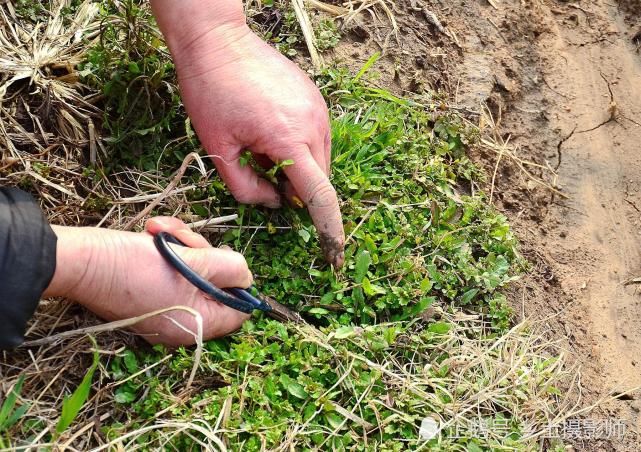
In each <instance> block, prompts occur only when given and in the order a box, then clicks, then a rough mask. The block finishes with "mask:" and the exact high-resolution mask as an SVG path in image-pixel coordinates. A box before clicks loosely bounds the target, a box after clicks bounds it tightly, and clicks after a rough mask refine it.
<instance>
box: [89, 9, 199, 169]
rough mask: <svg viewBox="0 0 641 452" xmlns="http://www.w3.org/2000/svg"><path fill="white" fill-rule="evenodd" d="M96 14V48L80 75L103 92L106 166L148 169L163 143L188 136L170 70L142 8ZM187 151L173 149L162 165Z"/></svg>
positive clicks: (162, 46)
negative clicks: (98, 33)
mask: <svg viewBox="0 0 641 452" xmlns="http://www.w3.org/2000/svg"><path fill="white" fill-rule="evenodd" d="M101 14H102V16H103V26H102V27H101V37H100V44H99V45H97V46H96V47H94V48H92V49H91V50H90V51H89V53H88V55H87V61H86V62H84V63H83V64H82V65H81V67H80V74H81V76H82V77H83V81H84V82H85V83H87V84H88V85H90V86H93V87H95V88H97V89H99V90H100V91H101V92H102V93H103V105H102V107H103V109H104V112H105V113H104V121H103V124H102V127H103V134H104V135H105V141H106V142H107V143H108V144H109V150H110V158H109V161H108V162H107V163H108V164H109V165H133V166H136V167H138V168H140V169H143V170H153V169H155V168H156V167H157V164H158V161H159V160H160V159H161V157H163V150H164V148H165V146H166V145H167V143H169V142H170V141H172V140H174V139H177V138H183V137H185V136H187V135H188V132H189V130H188V125H187V124H186V122H185V114H184V110H183V107H182V104H181V101H180V96H179V92H178V88H177V86H176V85H175V68H174V65H173V63H172V61H171V57H170V55H169V52H168V50H167V48H166V46H165V44H164V42H163V40H162V38H161V36H160V35H159V32H158V30H157V28H156V27H155V25H154V24H155V20H154V18H153V16H152V15H151V12H150V9H149V8H148V7H147V6H146V5H144V4H141V2H139V1H135V0H126V1H124V2H119V3H118V4H115V3H113V2H108V1H106V2H103V3H102V9H101ZM183 141H184V140H183ZM187 144H189V143H187ZM185 147H186V146H185ZM191 148H193V146H190V149H191ZM187 152H188V149H182V148H181V147H180V146H173V147H172V152H171V153H170V154H169V155H167V156H165V160H166V161H167V163H168V164H169V165H175V164H176V163H179V162H180V161H182V159H183V158H184V156H185V155H186V154H187Z"/></svg>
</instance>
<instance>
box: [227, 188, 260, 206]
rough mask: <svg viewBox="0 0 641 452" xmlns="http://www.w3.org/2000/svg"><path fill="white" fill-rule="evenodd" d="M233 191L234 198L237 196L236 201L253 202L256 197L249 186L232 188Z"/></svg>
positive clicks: (242, 202)
mask: <svg viewBox="0 0 641 452" xmlns="http://www.w3.org/2000/svg"><path fill="white" fill-rule="evenodd" d="M231 192H232V194H233V195H234V198H236V201H238V202H239V203H241V204H252V203H253V202H254V201H255V199H256V197H255V196H254V193H252V192H251V191H250V190H249V189H248V188H247V187H242V188H237V189H235V190H231Z"/></svg>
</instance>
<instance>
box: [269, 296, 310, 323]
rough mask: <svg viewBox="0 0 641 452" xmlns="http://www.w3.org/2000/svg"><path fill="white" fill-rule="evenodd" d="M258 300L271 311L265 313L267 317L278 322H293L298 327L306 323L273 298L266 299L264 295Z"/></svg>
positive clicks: (296, 313)
mask: <svg viewBox="0 0 641 452" xmlns="http://www.w3.org/2000/svg"><path fill="white" fill-rule="evenodd" d="M260 299H261V300H263V301H264V302H265V303H267V304H268V305H269V306H270V307H271V308H272V309H271V311H265V314H267V315H268V316H269V317H271V318H272V319H274V320H278V321H280V322H293V323H298V324H300V325H306V324H307V322H306V321H305V319H303V318H302V317H301V315H300V314H299V313H298V312H296V311H293V310H291V309H289V308H288V307H286V306H284V305H282V304H280V303H279V302H277V301H276V300H274V299H273V298H269V297H266V296H265V295H260Z"/></svg>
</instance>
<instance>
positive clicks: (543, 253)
mask: <svg viewBox="0 0 641 452" xmlns="http://www.w3.org/2000/svg"><path fill="white" fill-rule="evenodd" d="M397 19H398V23H399V40H398V43H395V42H392V44H390V46H389V47H387V48H385V49H384V50H383V52H384V58H383V60H384V65H383V67H382V68H379V71H380V76H379V79H378V83H381V84H382V85H385V86H387V87H389V88H391V89H393V90H396V91H397V92H399V93H401V92H408V91H409V92H414V93H418V94H420V93H422V92H423V89H424V88H430V89H439V90H443V91H445V92H447V93H449V94H450V102H453V104H454V105H455V106H457V107H458V108H460V110H461V111H462V112H464V113H466V114H468V115H469V117H470V120H472V121H474V122H477V123H478V122H479V116H478V115H477V114H476V113H478V112H480V111H481V110H482V108H483V107H482V105H485V106H486V107H487V108H488V109H489V111H490V112H491V113H492V117H493V120H494V123H495V124H494V127H493V131H494V133H495V134H496V138H497V140H498V141H499V142H508V145H509V147H510V149H512V151H511V152H510V155H513V156H516V158H518V159H521V161H529V162H532V163H533V164H523V165H524V167H525V168H526V169H528V171H529V172H530V173H531V174H532V175H533V176H535V177H537V178H541V179H543V180H546V181H547V182H548V183H549V185H550V186H551V187H553V188H554V189H556V190H558V192H555V191H553V190H550V189H548V188H546V187H544V186H542V185H541V184H539V183H537V182H535V181H534V179H532V178H531V177H530V176H528V175H526V174H525V173H524V172H523V171H521V170H520V169H519V168H518V164H517V163H516V162H515V161H514V159H513V158H510V157H509V155H508V154H507V153H506V155H501V156H499V155H498V154H496V153H492V152H488V151H487V150H486V151H483V150H479V152H478V154H477V155H475V159H476V160H477V161H478V162H479V163H481V164H482V165H484V166H486V168H487V169H488V172H489V174H492V173H493V172H494V171H495V168H496V177H495V180H494V182H493V184H491V183H490V182H488V187H486V189H488V191H492V192H493V199H494V201H495V203H496V205H497V207H498V208H499V209H501V210H502V211H504V212H505V213H506V214H507V215H508V216H509V218H510V219H511V222H512V224H513V225H514V228H515V230H516V231H517V233H518V235H519V237H520V239H521V241H522V243H523V247H522V251H523V253H524V254H525V255H526V257H527V258H528V259H529V260H530V262H532V264H533V268H532V271H531V272H530V273H529V274H528V275H527V276H526V277H525V278H524V280H523V281H522V283H521V285H520V286H519V287H518V288H516V290H514V293H513V301H514V305H515V307H516V308H517V309H519V310H521V309H522V310H523V313H524V315H525V316H527V317H530V318H536V319H545V325H547V326H548V327H549V334H550V335H552V336H553V337H556V338H558V339H559V340H560V341H561V343H562V344H564V346H565V347H566V348H567V350H568V353H569V355H570V360H571V362H573V363H575V364H576V365H577V366H580V367H579V368H580V372H581V379H582V385H583V388H584V394H583V397H582V400H581V401H580V405H579V406H580V407H589V406H590V405H592V404H595V403H597V402H600V403H599V406H598V407H597V409H596V410H595V411H593V412H590V413H589V414H586V415H585V416H586V417H589V418H612V419H622V420H624V421H625V422H626V424H627V431H626V434H625V437H624V439H623V440H622V441H614V442H606V441H595V440H584V441H577V442H575V443H574V447H575V448H576V449H578V450H639V446H638V443H639V432H640V431H641V415H640V414H639V411H640V410H641V392H639V391H635V390H633V389H634V388H636V387H641V372H640V371H641V294H640V293H639V284H638V283H639V282H641V279H637V278H639V277H641V254H640V248H641V247H640V242H641V240H640V239H641V229H640V224H641V51H640V47H641V2H640V1H639V0H628V1H624V0H621V1H620V2H618V3H615V2H614V0H612V1H611V2H607V1H604V0H592V1H577V2H570V1H560V0H559V1H554V0H520V1H518V0H491V1H489V0H458V1H448V2H445V1H437V0H432V1H418V0H414V1H406V2H404V3H401V4H399V5H398V10H397ZM349 27H350V28H351V32H350V37H351V40H349V41H348V42H347V43H344V44H342V45H341V46H340V47H339V48H338V49H336V51H335V55H334V58H335V59H338V60H340V61H343V62H346V63H348V64H351V65H353V66H354V67H358V66H359V65H362V63H363V62H364V60H366V59H367V58H368V57H369V55H371V54H372V52H373V51H377V50H380V49H381V44H382V43H383V42H384V35H385V32H386V31H388V30H386V29H385V28H379V29H378V31H376V30H375V31H371V27H370V28H368V27H367V26H363V24H358V23H352V24H351V25H349ZM497 159H500V162H499V163H498V164H497V163H496V162H497ZM491 185H493V188H492V186H491ZM626 391H629V392H626ZM621 393H625V394H624V395H622V396H620V397H619V398H618V399H616V400H612V399H611V396H612V395H616V394H621ZM604 399H605V400H606V401H603V400H604Z"/></svg>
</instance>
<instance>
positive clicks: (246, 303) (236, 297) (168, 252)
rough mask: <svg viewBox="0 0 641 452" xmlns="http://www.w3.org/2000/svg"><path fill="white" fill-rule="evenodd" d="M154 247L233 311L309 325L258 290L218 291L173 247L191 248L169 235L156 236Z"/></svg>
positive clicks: (201, 288) (185, 274) (184, 274)
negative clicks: (260, 314) (173, 245)
mask: <svg viewBox="0 0 641 452" xmlns="http://www.w3.org/2000/svg"><path fill="white" fill-rule="evenodd" d="M154 243H155V245H156V248H157V249H158V251H159V252H160V254H161V255H162V257H164V258H165V260H166V261H167V262H168V263H169V264H170V265H171V266H172V267H174V268H175V269H176V270H177V271H178V273H180V274H181V275H182V276H184V277H185V279H187V281H189V282H190V283H192V284H193V285H194V286H196V287H197V288H198V289H200V290H201V291H202V292H204V293H206V294H207V295H209V296H210V297H212V298H213V299H215V300H217V301H219V302H221V303H222V304H224V305H225V306H229V307H230V308H232V309H235V310H237V311H240V312H244V313H246V314H251V313H252V312H253V311H255V310H258V311H263V312H264V313H265V314H267V315H268V316H269V317H271V318H273V319H275V320H279V321H281V322H294V323H307V322H305V320H303V318H302V317H301V316H300V314H299V313H297V312H295V311H292V310H291V309H289V308H287V307H285V306H283V305H282V304H280V303H279V302H277V301H276V300H273V299H271V298H269V297H266V296H264V295H261V294H259V293H258V290H257V289H256V287H254V286H251V287H249V288H248V289H241V288H237V287H235V288H230V289H225V290H222V289H220V288H218V287H216V286H215V285H213V284H212V283H211V282H209V281H208V280H206V279H205V278H203V277H202V276H200V275H199V274H198V273H196V272H195V271H194V270H192V269H191V267H189V265H187V264H186V263H185V261H183V260H182V259H181V258H180V256H178V254H177V253H176V251H175V250H174V249H173V248H172V247H171V246H169V244H170V243H172V244H175V245H179V246H187V245H185V244H184V243H183V242H181V241H180V240H178V239H177V238H176V237H174V236H173V235H171V234H169V233H168V232H159V233H158V234H156V235H155V236H154Z"/></svg>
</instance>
